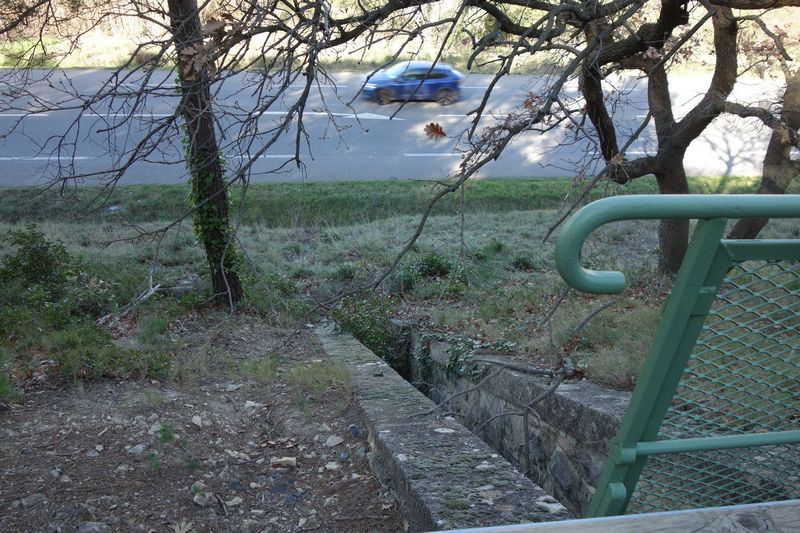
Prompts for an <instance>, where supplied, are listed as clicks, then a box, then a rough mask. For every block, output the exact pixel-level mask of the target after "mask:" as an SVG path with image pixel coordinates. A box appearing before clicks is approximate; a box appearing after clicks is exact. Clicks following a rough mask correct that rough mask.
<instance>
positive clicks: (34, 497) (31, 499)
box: [19, 492, 47, 508]
mask: <svg viewBox="0 0 800 533" xmlns="http://www.w3.org/2000/svg"><path fill="white" fill-rule="evenodd" d="M19 502H20V503H21V504H22V506H23V507H25V508H29V507H34V506H36V505H39V504H41V503H47V496H45V495H44V494H42V493H41V492H36V493H34V494H31V495H30V496H25V497H24V498H22V499H21V500H19Z"/></svg>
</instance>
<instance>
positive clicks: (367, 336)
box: [333, 296, 396, 360]
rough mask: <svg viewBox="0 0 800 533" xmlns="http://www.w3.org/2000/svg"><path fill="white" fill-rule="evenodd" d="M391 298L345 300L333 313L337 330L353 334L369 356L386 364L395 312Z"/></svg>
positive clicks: (390, 356)
mask: <svg viewBox="0 0 800 533" xmlns="http://www.w3.org/2000/svg"><path fill="white" fill-rule="evenodd" d="M395 305H396V304H395V301H394V299H393V298H391V297H380V296H371V297H369V298H355V297H351V298H345V299H343V300H342V302H341V303H340V304H339V307H337V308H336V309H334V310H333V318H334V320H336V324H337V325H338V327H339V328H340V329H341V330H343V331H347V332H348V333H350V334H352V335H353V336H354V337H355V338H356V339H358V340H359V341H361V343H363V344H364V346H366V347H367V348H369V349H370V350H372V352H373V353H374V354H375V355H377V356H379V357H381V358H383V359H386V360H389V359H391V358H392V356H393V350H392V347H393V335H392V325H391V317H392V313H393V311H394V308H395Z"/></svg>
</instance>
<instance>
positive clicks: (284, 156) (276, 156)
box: [232, 154, 294, 159]
mask: <svg viewBox="0 0 800 533" xmlns="http://www.w3.org/2000/svg"><path fill="white" fill-rule="evenodd" d="M232 157H233V158H234V159H245V158H247V159H249V158H250V156H249V155H246V154H240V155H234V156H232ZM293 158H294V154H263V155H260V156H258V159H293Z"/></svg>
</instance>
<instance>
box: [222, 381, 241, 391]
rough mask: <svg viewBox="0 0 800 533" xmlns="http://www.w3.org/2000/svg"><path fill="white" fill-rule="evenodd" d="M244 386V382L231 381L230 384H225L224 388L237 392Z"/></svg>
mask: <svg viewBox="0 0 800 533" xmlns="http://www.w3.org/2000/svg"><path fill="white" fill-rule="evenodd" d="M242 387H244V385H243V384H242V383H230V384H228V385H225V389H224V390H225V392H236V391H237V390H239V389H241V388H242Z"/></svg>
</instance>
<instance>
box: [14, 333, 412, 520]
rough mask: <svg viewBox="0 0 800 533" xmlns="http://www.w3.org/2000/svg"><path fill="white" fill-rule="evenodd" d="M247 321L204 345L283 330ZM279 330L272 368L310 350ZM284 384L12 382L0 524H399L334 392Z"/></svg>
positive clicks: (257, 343)
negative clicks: (25, 387) (279, 350)
mask: <svg viewBox="0 0 800 533" xmlns="http://www.w3.org/2000/svg"><path fill="white" fill-rule="evenodd" d="M257 326H258V327H256V325H253V324H250V325H249V327H248V326H242V325H239V326H237V327H239V328H240V329H239V330H235V331H226V332H225V334H224V335H220V334H219V332H217V334H216V337H215V338H213V339H212V340H206V342H212V343H215V345H216V347H218V348H224V349H225V350H227V353H229V354H232V356H233V357H237V358H242V357H247V356H251V354H250V351H257V352H258V353H259V354H262V355H263V354H264V353H265V349H267V348H269V347H271V346H272V347H277V346H281V345H282V344H281V341H282V340H283V339H284V337H285V336H287V335H288V334H287V333H284V332H280V331H275V330H271V329H270V328H268V327H266V326H263V325H257ZM200 330H201V328H200V326H198V328H197V329H196V330H195V331H200ZM198 335H200V334H199V333H198ZM292 335H293V338H292V339H293V340H292V345H291V350H290V353H291V355H283V356H282V360H281V361H280V364H279V368H283V367H290V366H291V365H292V364H296V363H300V362H303V361H306V360H311V359H313V358H319V357H320V351H319V350H318V349H317V348H318V347H317V346H316V345H315V344H314V342H315V341H314V340H313V338H311V336H310V335H308V334H307V333H306V332H300V333H299V334H298V333H297V332H293V333H292ZM187 344H191V343H187ZM211 374H213V373H211ZM298 387H299V386H298V385H297V384H295V383H292V382H291V381H290V380H287V379H284V377H283V375H282V374H281V372H280V371H279V372H278V373H277V375H276V376H275V378H274V379H273V380H271V381H269V382H266V383H265V382H263V380H259V381H253V380H251V379H249V378H248V376H246V375H232V374H230V373H220V374H218V375H206V376H201V377H200V378H199V379H195V380H191V381H187V382H183V383H174V382H160V381H150V380H146V381H142V380H130V381H128V380H124V381H102V382H96V383H84V384H77V385H72V384H70V385H62V386H57V387H56V386H52V385H51V386H50V388H47V389H40V390H29V391H25V394H24V397H23V400H22V401H21V402H20V403H17V404H11V406H10V407H11V408H10V409H8V410H4V411H2V412H0V509H1V510H2V511H1V512H0V531H2V532H3V533H25V532H37V533H38V532H48V533H68V532H69V533H73V532H78V533H112V532H142V533H160V532H165V533H200V532H209V533H210V532H214V533H221V532H253V533H270V532H275V533H277V532H280V533H292V532H296V533H300V532H306V531H309V532H311V531H313V532H376V533H379V532H392V533H396V532H401V531H403V529H404V524H403V521H402V518H401V517H400V514H399V512H398V510H397V505H396V503H395V501H394V499H393V497H392V496H391V494H388V493H387V492H386V491H385V490H383V489H382V487H381V486H380V484H379V483H378V482H377V480H376V478H375V476H374V475H373V473H372V472H371V471H370V468H369V464H368V457H367V455H368V453H369V451H368V450H369V445H368V443H367V442H366V440H365V434H364V430H363V428H362V427H361V425H360V420H359V419H358V417H357V415H356V413H355V409H354V408H353V406H352V405H351V404H350V398H349V396H348V393H347V391H346V390H344V389H343V388H339V389H336V388H335V387H332V388H329V389H328V390H325V391H322V392H316V391H315V393H314V399H313V400H311V399H308V398H305V399H304V398H301V397H300V396H302V395H303V394H304V393H303V391H302V390H301V389H300V388H298Z"/></svg>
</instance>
